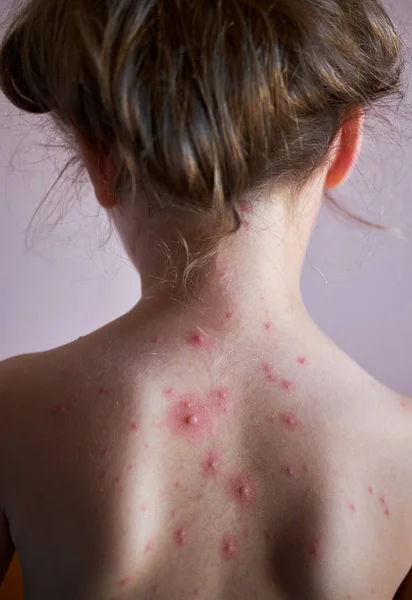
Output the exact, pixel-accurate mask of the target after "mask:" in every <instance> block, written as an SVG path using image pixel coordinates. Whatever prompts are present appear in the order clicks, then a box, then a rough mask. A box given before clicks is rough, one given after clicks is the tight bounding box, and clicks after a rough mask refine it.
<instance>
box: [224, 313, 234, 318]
mask: <svg viewBox="0 0 412 600" xmlns="http://www.w3.org/2000/svg"><path fill="white" fill-rule="evenodd" d="M225 317H226V319H231V318H232V317H233V313H232V312H227V313H225Z"/></svg>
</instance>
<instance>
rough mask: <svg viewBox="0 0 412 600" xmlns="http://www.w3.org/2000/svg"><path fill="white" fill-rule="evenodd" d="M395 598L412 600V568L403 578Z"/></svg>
mask: <svg viewBox="0 0 412 600" xmlns="http://www.w3.org/2000/svg"><path fill="white" fill-rule="evenodd" d="M393 600H412V570H411V571H409V573H408V575H407V577H406V578H405V579H404V580H403V582H402V585H401V586H400V588H399V589H398V591H397V592H396V594H395V597H394V599H393Z"/></svg>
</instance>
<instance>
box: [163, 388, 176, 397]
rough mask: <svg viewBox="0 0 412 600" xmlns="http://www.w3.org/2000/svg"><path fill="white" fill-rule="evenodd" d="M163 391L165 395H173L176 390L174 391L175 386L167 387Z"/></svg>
mask: <svg viewBox="0 0 412 600" xmlns="http://www.w3.org/2000/svg"><path fill="white" fill-rule="evenodd" d="M163 393H164V395H165V396H173V394H174V391H173V388H166V389H165V391H164V392H163Z"/></svg>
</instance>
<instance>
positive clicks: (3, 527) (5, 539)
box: [0, 359, 15, 585]
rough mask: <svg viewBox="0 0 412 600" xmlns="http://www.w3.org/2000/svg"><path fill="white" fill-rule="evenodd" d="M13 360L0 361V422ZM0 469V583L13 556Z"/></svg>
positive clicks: (2, 451) (3, 415)
mask: <svg viewBox="0 0 412 600" xmlns="http://www.w3.org/2000/svg"><path fill="white" fill-rule="evenodd" d="M14 363H15V361H14V360H13V359H9V360H6V361H3V362H0V423H1V422H3V423H4V421H5V414H4V413H5V411H6V405H7V398H6V396H7V390H8V382H9V375H10V367H13V365H14ZM3 437H4V436H1V435H0V453H1V454H2V456H4V455H5V452H4V449H3V448H2V447H1V439H3ZM3 483H4V482H3V481H2V471H1V469H0V585H1V583H2V581H3V579H4V577H5V575H6V573H7V571H8V568H9V566H10V563H11V561H12V559H13V556H14V544H13V541H12V539H11V536H10V530H9V524H8V521H7V518H6V514H5V512H4V506H3V505H2V502H3V494H2V491H3V489H2V486H3Z"/></svg>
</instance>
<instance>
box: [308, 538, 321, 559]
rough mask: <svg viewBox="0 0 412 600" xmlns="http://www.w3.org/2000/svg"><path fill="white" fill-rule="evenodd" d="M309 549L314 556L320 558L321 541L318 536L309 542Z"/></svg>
mask: <svg viewBox="0 0 412 600" xmlns="http://www.w3.org/2000/svg"><path fill="white" fill-rule="evenodd" d="M308 550H309V554H310V555H311V556H313V557H314V558H319V557H320V556H321V555H322V552H321V547H320V542H319V540H318V539H317V538H315V539H313V540H311V541H310V542H309V546H308Z"/></svg>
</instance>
